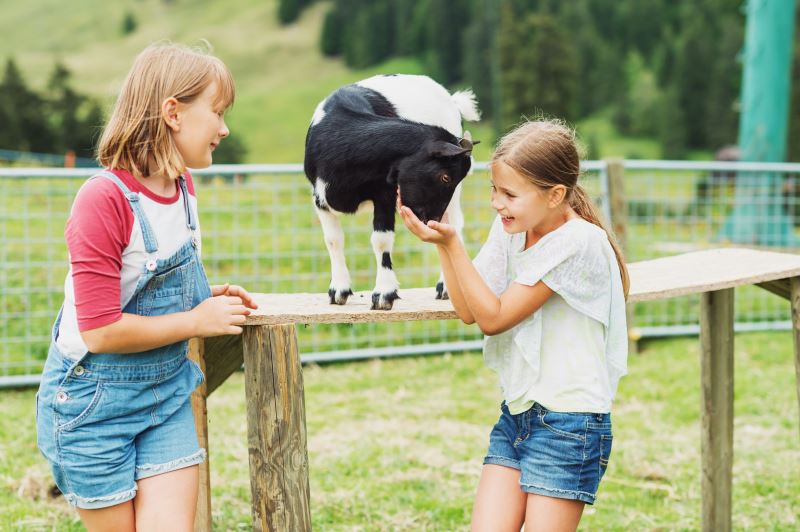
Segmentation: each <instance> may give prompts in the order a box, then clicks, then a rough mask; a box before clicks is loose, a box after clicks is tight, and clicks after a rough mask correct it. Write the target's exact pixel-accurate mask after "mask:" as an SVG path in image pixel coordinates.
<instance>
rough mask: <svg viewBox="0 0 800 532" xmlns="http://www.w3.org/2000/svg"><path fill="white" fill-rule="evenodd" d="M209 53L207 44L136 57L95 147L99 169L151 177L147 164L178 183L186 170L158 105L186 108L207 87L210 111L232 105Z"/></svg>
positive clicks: (228, 84) (222, 69) (153, 49)
mask: <svg viewBox="0 0 800 532" xmlns="http://www.w3.org/2000/svg"><path fill="white" fill-rule="evenodd" d="M209 48H210V45H208V43H206V49H200V48H190V47H188V46H183V45H179V44H173V43H156V44H153V45H150V46H148V47H147V48H145V49H144V51H142V52H141V53H140V54H139V55H138V56H137V57H136V60H135V61H134V62H133V66H132V67H131V70H130V72H128V76H127V77H126V78H125V82H124V83H123V84H122V89H121V90H120V93H119V97H118V98H117V101H116V103H115V104H114V108H113V110H112V112H111V118H109V120H108V123H107V124H106V127H105V129H104V130H103V134H102V136H101V137H100V142H99V144H98V146H97V161H98V162H99V163H100V166H102V167H105V168H122V169H125V170H128V171H129V172H131V173H132V174H134V175H135V176H137V177H144V176H147V175H149V174H150V171H149V168H148V167H149V164H148V163H149V161H151V160H152V161H153V162H154V163H155V171H156V172H157V173H163V174H165V175H168V176H172V177H177V176H178V175H179V174H181V173H182V172H184V171H185V170H186V164H185V162H184V160H183V157H181V154H180V153H179V152H178V148H177V147H176V146H175V142H174V141H173V139H172V135H171V134H170V129H169V127H168V126H167V124H166V122H165V121H164V120H163V119H162V115H161V105H162V103H163V101H164V100H165V99H167V98H175V99H176V100H178V102H181V103H184V104H186V103H190V102H192V101H193V100H194V99H195V98H197V97H198V96H199V95H200V94H201V93H202V92H203V91H204V90H205V89H206V88H207V87H208V86H209V85H210V84H211V83H216V86H217V94H216V98H215V101H214V106H215V108H217V109H219V110H220V111H222V110H224V109H227V108H228V107H230V106H231V105H233V100H234V96H235V90H234V85H233V76H231V73H230V71H229V70H228V68H227V67H226V66H225V64H224V63H223V62H222V61H221V60H220V59H218V58H216V57H214V56H212V55H210V52H209V51H207V50H208V49H209Z"/></svg>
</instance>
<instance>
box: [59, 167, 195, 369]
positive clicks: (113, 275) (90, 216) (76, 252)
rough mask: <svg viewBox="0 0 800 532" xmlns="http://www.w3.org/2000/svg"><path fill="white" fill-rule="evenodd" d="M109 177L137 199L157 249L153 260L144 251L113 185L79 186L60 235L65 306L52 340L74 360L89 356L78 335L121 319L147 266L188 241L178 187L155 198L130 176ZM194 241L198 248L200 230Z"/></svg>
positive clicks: (104, 181) (98, 181) (96, 181)
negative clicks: (63, 246)
mask: <svg viewBox="0 0 800 532" xmlns="http://www.w3.org/2000/svg"><path fill="white" fill-rule="evenodd" d="M112 172H113V173H114V175H116V176H117V177H118V178H119V179H120V180H121V181H122V182H123V183H124V184H125V185H126V186H127V187H128V189H130V191H131V192H134V193H136V194H138V196H139V203H140V205H141V207H142V210H143V211H144V213H145V216H146V217H147V220H148V222H149V224H150V227H151V229H152V230H153V232H154V233H155V237H156V242H157V245H158V249H157V250H156V251H155V252H154V253H152V254H150V253H148V252H147V251H146V249H145V245H144V239H143V236H142V230H141V226H140V224H139V220H138V218H137V216H136V214H135V213H134V212H133V209H132V208H131V205H130V203H129V202H128V199H127V198H126V197H125V195H124V194H123V192H122V190H120V188H119V187H118V186H117V185H116V184H115V183H114V182H112V181H111V180H110V179H108V178H106V177H103V176H95V177H93V178H91V179H89V180H88V181H86V183H84V184H83V186H81V188H80V190H79V191H78V193H77V195H76V197H75V200H74V202H73V204H72V209H71V211H70V215H69V219H68V221H67V225H66V229H65V231H64V236H65V238H66V242H67V251H68V253H69V264H70V268H69V271H68V273H67V277H66V279H65V281H64V306H63V313H62V316H61V322H60V325H59V330H58V331H57V338H56V345H57V346H58V348H59V350H60V351H61V352H62V353H63V354H64V355H65V356H67V357H70V358H73V359H79V358H81V357H82V356H83V355H84V354H86V352H87V351H88V348H87V347H86V344H85V343H84V341H83V339H82V338H81V335H80V332H81V331H87V330H91V329H96V328H99V327H103V326H105V325H109V324H111V323H114V322H116V321H118V320H120V319H121V318H122V309H123V308H124V307H125V305H126V304H127V303H128V301H130V300H131V298H132V297H133V292H134V290H135V288H136V285H137V282H138V280H139V276H140V275H141V274H142V272H143V271H144V267H145V265H146V263H147V262H148V261H149V260H153V259H164V258H167V257H169V256H171V255H172V254H174V253H175V252H176V251H177V250H178V249H179V248H180V247H181V246H182V245H183V244H184V243H185V242H186V241H187V240H188V239H189V238H191V237H192V232H191V229H189V227H187V224H186V213H185V210H184V203H183V198H182V197H181V196H182V192H181V189H180V186H179V185H178V183H177V181H176V182H175V192H174V194H172V195H171V196H159V195H157V194H155V193H153V192H151V191H150V190H149V189H147V188H146V187H145V186H144V185H142V184H141V183H140V182H138V181H137V180H136V179H135V178H134V177H133V176H132V175H131V174H130V173H129V172H127V171H125V170H112ZM185 177H186V185H187V190H188V191H189V205H190V208H191V209H192V210H193V214H194V219H195V220H197V219H198V217H197V200H196V197H195V192H194V182H193V180H192V176H191V175H190V174H189V173H188V172H186V174H185ZM194 236H195V237H196V238H197V240H198V243H199V242H200V228H199V225H198V227H197V229H196V230H195V233H194ZM199 249H200V246H199V244H198V251H199Z"/></svg>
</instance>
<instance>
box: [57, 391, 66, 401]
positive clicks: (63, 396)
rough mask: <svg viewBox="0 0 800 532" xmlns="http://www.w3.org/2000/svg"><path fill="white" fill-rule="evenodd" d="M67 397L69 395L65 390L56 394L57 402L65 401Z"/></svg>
mask: <svg viewBox="0 0 800 532" xmlns="http://www.w3.org/2000/svg"><path fill="white" fill-rule="evenodd" d="M67 399H69V395H67V392H64V391H61V392H58V393H57V394H56V401H58V402H59V403H66V402H67Z"/></svg>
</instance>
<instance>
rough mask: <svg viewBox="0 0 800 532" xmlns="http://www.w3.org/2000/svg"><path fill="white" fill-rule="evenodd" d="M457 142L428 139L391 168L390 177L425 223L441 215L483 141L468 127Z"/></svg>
mask: <svg viewBox="0 0 800 532" xmlns="http://www.w3.org/2000/svg"><path fill="white" fill-rule="evenodd" d="M457 142H458V144H455V143H453V142H448V141H446V140H430V141H427V142H426V143H425V144H424V145H423V147H422V149H420V150H419V151H417V152H415V153H413V154H411V155H409V156H408V157H404V158H403V159H400V160H399V161H398V162H397V163H396V165H395V166H394V167H393V168H392V171H391V172H390V175H389V181H390V182H391V183H393V184H396V185H397V186H398V187H399V189H400V195H401V197H402V200H403V204H404V205H405V206H407V207H408V208H410V209H411V210H412V211H413V212H414V214H416V215H417V218H419V219H420V220H421V221H422V223H427V222H428V220H436V221H437V222H438V221H440V220H441V219H442V216H443V215H444V211H445V210H446V209H447V206H448V205H449V204H450V200H451V199H452V198H453V193H454V192H455V190H456V187H457V186H458V184H459V183H461V181H462V180H463V179H464V178H465V177H466V175H467V173H468V172H469V169H470V166H471V165H472V159H471V155H472V147H473V146H474V145H475V144H478V142H480V141H473V140H472V137H471V136H470V134H469V132H468V131H466V132H464V138H463V139H457Z"/></svg>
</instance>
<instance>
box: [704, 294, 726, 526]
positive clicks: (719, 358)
mask: <svg viewBox="0 0 800 532" xmlns="http://www.w3.org/2000/svg"><path fill="white" fill-rule="evenodd" d="M700 346H701V351H702V352H701V354H700V357H701V370H700V374H701V377H700V380H701V397H702V399H701V400H702V428H701V435H700V440H701V446H700V451H701V461H702V494H703V503H702V504H703V514H702V518H703V521H702V526H703V530H704V531H705V532H729V531H730V530H731V491H732V484H733V483H732V480H733V288H726V289H724V290H717V291H714V292H705V293H703V294H702V295H701V299H700Z"/></svg>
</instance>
